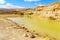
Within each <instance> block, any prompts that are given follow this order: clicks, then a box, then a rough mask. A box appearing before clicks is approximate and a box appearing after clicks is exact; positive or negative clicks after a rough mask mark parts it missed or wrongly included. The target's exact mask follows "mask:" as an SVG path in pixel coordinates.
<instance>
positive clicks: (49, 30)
mask: <svg viewBox="0 0 60 40" xmlns="http://www.w3.org/2000/svg"><path fill="white" fill-rule="evenodd" d="M8 19H10V20H12V21H14V22H16V23H17V24H18V25H20V26H24V27H26V28H27V29H29V30H30V31H31V32H33V31H35V32H36V33H38V34H41V35H45V34H47V35H49V36H52V37H55V38H57V39H58V40H59V39H60V22H58V21H54V20H49V19H45V18H38V17H32V18H27V17H21V18H8Z"/></svg>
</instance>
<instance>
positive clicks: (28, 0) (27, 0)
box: [24, 0, 40, 2]
mask: <svg viewBox="0 0 60 40" xmlns="http://www.w3.org/2000/svg"><path fill="white" fill-rule="evenodd" d="M24 1H25V2H33V1H34V2H37V1H40V0H24Z"/></svg>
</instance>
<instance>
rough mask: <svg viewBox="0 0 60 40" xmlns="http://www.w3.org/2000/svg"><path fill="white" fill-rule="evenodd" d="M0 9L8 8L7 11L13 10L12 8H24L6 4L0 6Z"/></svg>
mask: <svg viewBox="0 0 60 40" xmlns="http://www.w3.org/2000/svg"><path fill="white" fill-rule="evenodd" d="M0 8H8V9H10V8H11V9H14V8H24V7H21V6H16V5H13V4H11V3H6V4H4V5H0Z"/></svg>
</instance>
